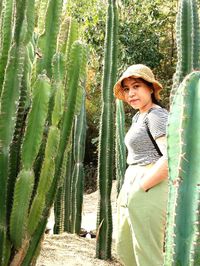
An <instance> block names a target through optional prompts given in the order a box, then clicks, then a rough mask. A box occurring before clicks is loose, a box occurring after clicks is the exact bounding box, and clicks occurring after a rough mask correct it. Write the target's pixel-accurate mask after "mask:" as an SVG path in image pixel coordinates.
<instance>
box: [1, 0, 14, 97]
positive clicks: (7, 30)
mask: <svg viewBox="0 0 200 266" xmlns="http://www.w3.org/2000/svg"><path fill="white" fill-rule="evenodd" d="M13 5H14V1H13V0H9V1H5V3H4V10H3V12H2V13H3V16H2V18H3V20H2V26H1V27H2V32H1V36H2V37H1V51H0V95H1V91H2V86H3V78H4V72H5V68H6V65H7V59H8V52H9V48H10V44H11V40H12V17H13Z"/></svg>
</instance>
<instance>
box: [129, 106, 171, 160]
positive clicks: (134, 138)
mask: <svg viewBox="0 0 200 266" xmlns="http://www.w3.org/2000/svg"><path fill="white" fill-rule="evenodd" d="M167 119H168V111H167V110H166V109H164V108H161V107H154V108H151V110H150V111H149V112H148V113H142V114H140V113H139V112H137V113H136V114H135V115H134V117H133V120H132V125H131V127H130V129H129V131H128V132H127V134H126V136H125V144H126V147H127V150H128V156H127V164H129V165H130V164H138V165H147V164H150V163H155V162H156V161H157V160H158V159H159V158H160V155H159V154H158V152H157V151H156V149H155V146H154V145H153V143H152V141H151V139H150V137H149V135H148V133H147V126H146V124H147V125H148V127H149V130H150V132H151V135H152V136H153V138H154V139H157V138H159V137H162V136H165V135H166V126H167Z"/></svg>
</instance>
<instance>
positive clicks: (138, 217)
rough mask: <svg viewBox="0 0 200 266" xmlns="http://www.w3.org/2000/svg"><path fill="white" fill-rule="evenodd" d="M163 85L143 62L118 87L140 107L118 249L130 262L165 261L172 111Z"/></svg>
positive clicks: (121, 203) (131, 135) (130, 265)
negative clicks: (162, 99)
mask: <svg viewBox="0 0 200 266" xmlns="http://www.w3.org/2000/svg"><path fill="white" fill-rule="evenodd" d="M161 89H162V86H161V84H160V83H159V82H158V81H157V80H155V78H154V75H153V73H152V71H151V69H150V68H148V67H147V66H145V65H141V64H138V65H133V66H130V67H129V68H128V69H127V70H126V71H125V72H124V74H123V75H122V77H121V78H120V79H119V80H118V82H117V83H116V84H115V86H114V94H115V97H116V98H118V99H121V100H123V101H125V102H126V103H128V104H129V105H130V106H131V107H133V108H134V109H138V112H137V113H136V114H135V116H134V117H133V122H132V125H131V127H130V129H129V131H128V132H127V134H126V136H125V144H126V146H127V150H128V157H127V164H128V168H127V170H126V173H125V179H124V184H123V186H122V189H121V191H120V194H119V197H118V231H117V234H118V236H117V240H116V242H117V243H116V244H117V253H118V255H119V257H120V259H121V261H122V262H123V264H124V265H126V266H158V265H159V266H161V265H163V262H164V261H163V244H164V230H165V219H166V217H165V216H166V207H167V196H168V195H167V194H168V181H167V176H168V167H167V157H166V137H165V135H166V124H167V117H168V112H167V110H165V109H164V108H162V107H161V106H159V104H158V100H159V99H160V96H159V92H160V90H161Z"/></svg>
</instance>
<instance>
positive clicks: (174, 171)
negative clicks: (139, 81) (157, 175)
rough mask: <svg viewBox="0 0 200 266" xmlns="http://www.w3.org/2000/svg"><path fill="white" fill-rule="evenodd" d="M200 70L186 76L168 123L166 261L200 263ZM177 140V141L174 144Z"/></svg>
mask: <svg viewBox="0 0 200 266" xmlns="http://www.w3.org/2000/svg"><path fill="white" fill-rule="evenodd" d="M199 119H200V72H199V71H195V72H192V73H191V74H189V75H188V76H186V78H185V79H184V80H183V82H182V83H181V85H180V87H179V88H178V91H177V93H176V94H175V98H174V101H173V105H172V108H171V113H170V117H169V127H168V157H169V175H170V183H171V186H170V187H171V191H170V198H169V209H168V212H169V213H168V226H167V238H166V257H165V265H166V266H170V265H185V266H186V265H199V263H200V249H199V242H200V238H199V233H200V232H199V223H200V220H199V184H200V168H199V159H200V147H199V144H198V143H199V142H198V140H199V138H200V133H199V132H200V131H199V129H198V123H197V121H199ZM174 143H176V145H174Z"/></svg>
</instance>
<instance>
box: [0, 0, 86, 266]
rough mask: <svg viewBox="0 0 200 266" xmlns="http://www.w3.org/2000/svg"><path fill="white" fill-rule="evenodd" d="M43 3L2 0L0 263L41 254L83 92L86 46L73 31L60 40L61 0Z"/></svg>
mask: <svg viewBox="0 0 200 266" xmlns="http://www.w3.org/2000/svg"><path fill="white" fill-rule="evenodd" d="M44 2H45V3H44ZM44 2H43V1H34V0H20V1H19V0H13V1H11V0H4V1H3V10H2V12H1V14H2V16H1V25H2V27H1V31H2V32H1V36H3V38H2V42H1V47H0V48H1V50H0V57H1V63H0V73H1V80H0V92H1V98H0V183H1V186H0V213H1V215H0V239H1V241H0V265H30V264H31V263H33V262H34V261H35V260H36V258H37V255H38V251H39V248H40V242H41V238H42V235H43V233H44V230H45V226H46V222H47V218H48V215H49V211H50V208H51V206H52V204H53V201H54V198H55V195H56V190H57V187H58V185H59V183H60V179H61V169H62V167H63V158H64V154H65V151H66V149H67V146H68V143H69V138H70V135H71V129H72V122H73V119H74V116H75V114H77V112H78V111H77V110H80V102H81V98H82V94H83V88H82V86H81V85H80V84H82V82H83V80H82V76H83V75H84V76H85V66H86V47H85V45H83V44H82V43H81V42H80V41H78V40H76V41H75V39H69V38H67V37H68V34H65V35H64V36H65V38H62V44H59V45H58V40H60V39H59V36H60V34H61V33H60V28H61V27H60V25H61V17H62V16H61V14H62V5H63V1H62V0H59V1H57V0H49V1H48V2H47V1H44ZM36 4H38V5H40V4H41V5H42V6H43V7H46V8H41V10H40V9H38V10H40V14H39V15H38V14H36V13H35V12H34V11H35V10H37V9H36V8H35V7H36ZM42 11H45V13H43V14H42V15H41V12H42ZM41 16H42V17H43V18H44V17H45V24H44V25H43V26H44V30H43V32H42V34H40V35H38V32H39V31H38V32H36V31H35V29H36V28H35V26H38V25H39V18H40V17H41ZM40 22H41V21H40ZM70 23H71V22H69V27H70ZM36 24H38V25H36ZM67 43H70V49H69V45H68V46H67ZM61 47H62V51H61V50H59V49H61ZM63 47H65V49H63ZM67 48H68V49H67ZM83 73H84V74H83ZM38 158H39V160H38ZM38 162H39V163H38Z"/></svg>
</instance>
